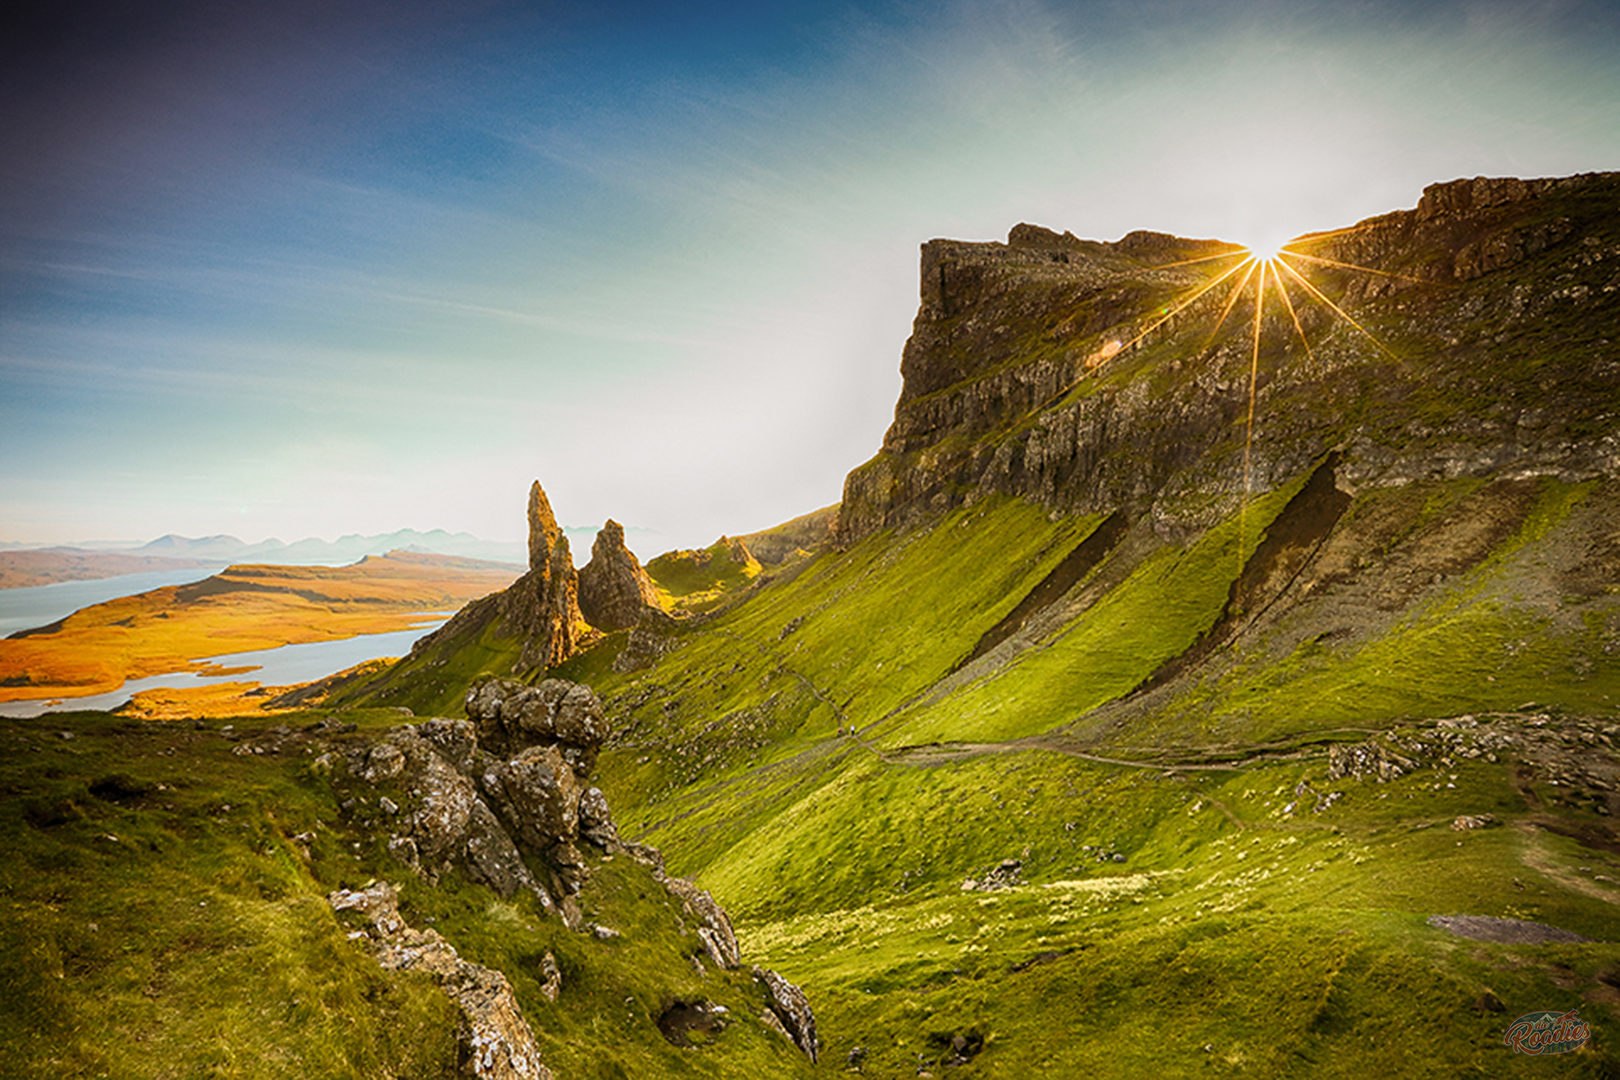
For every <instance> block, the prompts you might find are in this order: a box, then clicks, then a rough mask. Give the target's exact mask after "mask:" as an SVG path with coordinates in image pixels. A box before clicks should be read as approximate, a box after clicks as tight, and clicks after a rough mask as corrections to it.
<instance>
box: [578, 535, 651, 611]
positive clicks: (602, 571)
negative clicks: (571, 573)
mask: <svg viewBox="0 0 1620 1080" xmlns="http://www.w3.org/2000/svg"><path fill="white" fill-rule="evenodd" d="M657 608H658V588H657V586H655V585H654V584H653V582H652V578H650V577H648V576H647V571H645V570H643V569H642V568H641V563H640V562H639V561H637V559H636V556H635V553H634V552H632V551H631V550H630V549H629V548H628V547H626V546H625V544H624V527H623V526H622V525H620V524H619V523H618V522H617V521H614V520H613V519H612V518H609V519H608V522H607V524H605V525H603V526H602V529H601V531H600V532H598V533H597V534H596V542H595V543H593V544H592V545H591V561H590V562H588V563H586V564H585V565H584V567H582V568H581V569H580V571H579V609H580V611H581V612H582V613H583V614H584V616H585V621H586V622H588V623H590V624H591V625H592V626H594V627H596V628H597V629H598V630H624V629H627V628H629V627H632V626H634V625H636V624H637V623H638V622H640V621H641V619H642V616H644V615H645V614H646V613H647V612H648V611H650V610H656V609H657Z"/></svg>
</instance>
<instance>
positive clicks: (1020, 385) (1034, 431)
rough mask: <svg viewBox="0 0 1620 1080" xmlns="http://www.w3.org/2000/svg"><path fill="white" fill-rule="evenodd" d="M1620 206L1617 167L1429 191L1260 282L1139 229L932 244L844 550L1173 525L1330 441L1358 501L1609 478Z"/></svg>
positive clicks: (1022, 232) (852, 503) (1211, 248)
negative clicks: (1408, 492)
mask: <svg viewBox="0 0 1620 1080" xmlns="http://www.w3.org/2000/svg"><path fill="white" fill-rule="evenodd" d="M1617 200H1620V174H1614V173H1605V174H1592V175H1585V176H1577V177H1571V178H1567V179H1559V180H1530V181H1523V180H1511V179H1508V180H1495V179H1475V180H1462V181H1456V182H1453V183H1448V184H1438V185H1434V186H1431V187H1429V188H1427V189H1425V191H1424V193H1423V197H1422V199H1421V200H1420V201H1419V203H1418V205H1417V207H1416V208H1415V209H1412V210H1407V211H1400V212H1396V213H1391V214H1386V215H1383V216H1380V217H1376V218H1372V219H1369V220H1367V221H1363V222H1361V223H1359V224H1357V225H1354V226H1351V227H1349V228H1346V229H1340V230H1336V231H1333V232H1326V233H1319V234H1313V235H1310V236H1306V237H1302V238H1300V239H1299V240H1297V241H1295V242H1293V243H1292V244H1290V245H1288V247H1287V249H1286V251H1285V254H1284V255H1283V256H1282V257H1281V259H1280V260H1279V261H1278V262H1279V264H1280V266H1279V265H1278V264H1273V267H1272V268H1269V269H1268V270H1267V271H1266V272H1265V275H1264V277H1262V275H1261V274H1260V273H1258V272H1256V271H1255V270H1253V269H1247V268H1245V267H1244V252H1243V249H1241V248H1238V247H1236V246H1235V245H1231V244H1224V243H1218V242H1213V241H1194V240H1185V239H1180V238H1176V237H1171V236H1165V235H1161V234H1155V233H1146V232H1138V233H1132V234H1130V235H1128V236H1126V237H1125V238H1124V239H1122V240H1120V241H1118V242H1115V243H1096V242H1090V241H1082V240H1077V239H1075V238H1074V237H1073V236H1071V235H1069V234H1063V235H1059V234H1056V233H1053V232H1050V231H1048V230H1045V229H1041V228H1038V227H1034V226H1029V225H1020V226H1018V227H1017V228H1015V229H1013V231H1012V233H1011V235H1010V236H1009V237H1008V242H1007V243H1005V244H1001V243H963V242H958V241H951V240H932V241H929V242H928V243H926V244H924V245H923V248H922V285H921V303H920V306H919V309H918V313H917V317H916V321H915V324H914V327H913V331H912V335H911V338H910V340H909V341H908V342H907V344H906V347H905V352H904V354H903V357H902V361H901V371H902V374H903V375H904V378H905V385H904V390H903V392H902V394H901V397H900V401H899V403H898V405H897V406H896V409H895V418H894V423H893V424H892V425H891V427H890V428H889V431H888V433H887V435H886V436H885V438H884V442H883V447H882V449H881V450H880V451H879V453H878V455H877V456H876V457H874V458H873V459H872V460H871V461H869V462H867V463H866V464H865V465H863V466H861V467H859V468H857V469H856V470H854V471H853V472H851V473H850V475H849V477H848V478H847V480H846V482H845V488H844V499H843V503H842V508H841V512H840V517H839V522H838V526H837V530H836V535H837V538H838V540H839V541H840V542H841V543H843V544H848V543H850V542H853V541H854V540H857V539H859V538H860V537H862V536H865V535H867V534H869V533H871V532H873V531H875V530H878V529H882V528H887V527H893V526H905V525H908V524H911V523H915V522H917V521H920V520H923V519H927V518H931V517H933V516H936V515H937V514H938V513H940V512H941V511H944V510H946V509H949V508H951V507H954V506H958V505H962V504H965V503H971V502H973V501H975V500H977V499H979V498H981V497H983V496H984V495H986V494H989V493H992V492H1006V493H1013V494H1018V495H1023V496H1027V497H1029V498H1032V499H1035V500H1037V501H1038V502H1040V503H1041V504H1042V505H1045V506H1047V507H1049V508H1050V509H1053V510H1055V511H1064V512H1069V511H1078V510H1082V509H1083V510H1086V511H1093V512H1109V511H1113V510H1116V509H1118V510H1123V511H1125V512H1126V513H1127V514H1128V515H1129V516H1131V517H1132V518H1136V517H1141V516H1149V517H1151V518H1152V519H1153V521H1154V522H1155V524H1156V526H1157V527H1158V528H1159V530H1160V531H1161V532H1164V533H1167V534H1168V533H1184V532H1185V531H1186V530H1189V529H1196V528H1199V527H1202V526H1205V525H1207V524H1209V523H1210V522H1213V521H1215V520H1218V519H1219V518H1220V517H1222V516H1224V515H1225V514H1226V513H1229V512H1230V511H1231V509H1232V508H1233V507H1234V505H1236V504H1237V503H1239V502H1241V501H1242V500H1243V499H1244V498H1245V497H1247V496H1248V495H1249V494H1251V493H1254V492H1262V491H1266V490H1270V489H1272V488H1274V487H1276V486H1277V485H1278V484H1279V483H1281V482H1283V481H1284V480H1285V479H1287V478H1289V477H1293V476H1297V475H1300V474H1301V473H1302V472H1305V471H1307V470H1308V469H1309V468H1310V467H1311V465H1312V463H1313V462H1316V461H1319V460H1321V459H1323V458H1324V456H1325V455H1326V454H1328V453H1329V452H1330V451H1335V450H1337V451H1338V452H1339V453H1340V455H1341V457H1340V459H1339V462H1338V469H1337V479H1338V482H1339V483H1341V484H1343V485H1344V486H1346V487H1347V488H1349V487H1354V486H1356V485H1360V484H1377V485H1386V484H1400V483H1405V482H1408V481H1410V480H1414V479H1420V478H1424V479H1426V478H1455V477H1460V476H1474V477H1486V476H1508V477H1521V478H1522V477H1527V476H1532V475H1550V476H1556V477H1560V478H1563V479H1571V480H1572V479H1580V478H1584V477H1589V476H1594V475H1600V474H1612V473H1613V472H1614V471H1615V468H1616V465H1617V464H1620V439H1617V435H1616V426H1617V425H1616V419H1615V413H1614V411H1613V407H1612V406H1613V401H1614V398H1613V387H1614V386H1615V383H1616V378H1617V376H1620V350H1617V349H1616V347H1615V345H1614V344H1613V343H1614V342H1615V341H1616V340H1620V215H1617V214H1616V213H1615V207H1616V205H1617ZM1251 266H1252V264H1251ZM1223 275H1226V276H1225V277H1224V278H1223ZM1260 280H1263V281H1264V282H1265V291H1264V292H1263V293H1262V294H1261V295H1262V296H1263V298H1264V299H1263V301H1262V302H1261V304H1260V308H1261V310H1260V312H1259V313H1258V315H1257V313H1256V310H1255V308H1256V294H1257V289H1256V287H1255V284H1256V282H1257V281H1260ZM1284 292H1286V294H1287V295H1286V297H1285V296H1284ZM1251 396H1252V404H1251Z"/></svg>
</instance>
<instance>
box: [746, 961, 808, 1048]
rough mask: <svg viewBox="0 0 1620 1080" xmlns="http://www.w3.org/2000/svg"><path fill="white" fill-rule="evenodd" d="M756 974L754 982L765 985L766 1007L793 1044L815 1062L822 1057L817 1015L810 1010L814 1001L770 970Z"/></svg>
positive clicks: (756, 969) (763, 970)
mask: <svg viewBox="0 0 1620 1080" xmlns="http://www.w3.org/2000/svg"><path fill="white" fill-rule="evenodd" d="M753 972H754V978H756V979H758V980H759V981H760V982H762V983H764V984H765V990H766V993H767V995H768V997H767V999H766V1007H767V1008H769V1009H770V1011H771V1012H772V1013H774V1014H775V1016H776V1018H777V1019H778V1020H780V1021H781V1022H782V1027H783V1028H784V1029H786V1031H787V1035H788V1037H789V1038H791V1039H792V1040H793V1044H794V1045H795V1046H797V1047H798V1048H799V1049H800V1050H803V1051H804V1053H805V1056H806V1057H808V1058H809V1059H810V1060H811V1061H815V1060H816V1059H817V1057H819V1056H820V1054H821V1039H820V1038H819V1037H818V1036H817V1035H816V1014H815V1013H814V1012H812V1011H811V1009H810V999H809V998H807V997H805V996H804V991H803V990H801V989H799V988H798V987H797V986H795V985H793V984H792V983H790V982H788V981H787V980H786V979H784V978H782V976H780V975H778V974H777V973H776V972H774V971H771V970H769V969H768V968H762V967H758V966H757V965H756V966H755V967H754V969H753Z"/></svg>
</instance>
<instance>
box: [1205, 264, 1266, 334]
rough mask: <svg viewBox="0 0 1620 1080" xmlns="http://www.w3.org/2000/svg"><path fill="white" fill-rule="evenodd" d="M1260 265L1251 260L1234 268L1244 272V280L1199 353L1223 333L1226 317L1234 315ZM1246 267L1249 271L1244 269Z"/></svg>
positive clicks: (1235, 289)
mask: <svg viewBox="0 0 1620 1080" xmlns="http://www.w3.org/2000/svg"><path fill="white" fill-rule="evenodd" d="M1259 265H1261V264H1260V263H1258V262H1256V261H1255V260H1254V259H1250V260H1248V261H1247V262H1245V263H1242V264H1241V265H1239V266H1237V267H1235V268H1234V269H1237V270H1244V274H1243V280H1242V281H1240V282H1238V283H1237V287H1236V288H1234V289H1233V290H1232V295H1231V296H1229V297H1227V298H1226V306H1225V307H1224V308H1222V309H1221V317H1220V318H1219V319H1217V320H1215V328H1214V329H1213V330H1211V331H1210V332H1209V337H1207V338H1205V339H1204V344H1203V345H1201V346H1199V349H1198V351H1199V352H1203V351H1204V350H1205V349H1208V348H1209V346H1210V343H1211V342H1213V341H1214V340H1215V335H1216V334H1218V333H1220V332H1221V327H1222V326H1225V325H1226V317H1227V316H1228V315H1230V314H1232V308H1234V307H1235V306H1237V300H1238V297H1239V296H1242V295H1243V290H1244V289H1245V288H1247V287H1248V284H1249V280H1250V279H1251V278H1253V277H1254V268H1255V267H1256V266H1259ZM1245 267H1247V269H1244V268H1245Z"/></svg>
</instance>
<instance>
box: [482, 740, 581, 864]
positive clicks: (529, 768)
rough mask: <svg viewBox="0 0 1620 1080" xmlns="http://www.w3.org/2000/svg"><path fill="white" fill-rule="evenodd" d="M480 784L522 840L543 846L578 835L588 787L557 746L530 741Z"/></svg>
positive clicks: (537, 847)
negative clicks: (580, 808)
mask: <svg viewBox="0 0 1620 1080" xmlns="http://www.w3.org/2000/svg"><path fill="white" fill-rule="evenodd" d="M480 786H481V787H482V789H483V791H484V794H485V795H486V796H488V798H489V801H490V803H491V804H492V805H493V806H494V808H495V810H496V811H497V813H498V814H499V815H500V817H501V819H502V820H503V821H504V822H505V823H506V825H507V827H508V828H509V829H511V830H512V833H513V835H514V836H515V837H516V839H517V841H518V843H520V844H522V845H524V846H525V847H528V848H530V849H532V850H535V851H544V850H546V849H547V848H549V847H551V846H552V845H553V844H555V843H557V842H558V841H560V840H571V839H573V838H574V837H576V836H578V835H579V797H580V795H582V794H583V793H584V787H583V785H582V784H580V782H579V778H578V777H577V776H575V775H574V770H573V769H572V768H571V767H569V765H568V763H567V762H566V761H564V760H563V757H562V753H561V752H560V751H559V750H558V749H557V747H555V746H531V747H530V748H529V749H527V750H524V751H523V752H521V753H520V754H518V755H517V756H516V757H514V758H512V759H511V760H510V761H503V762H501V763H499V764H497V765H493V766H491V767H490V768H488V769H486V770H485V771H484V774H483V776H482V777H481V778H480Z"/></svg>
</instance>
